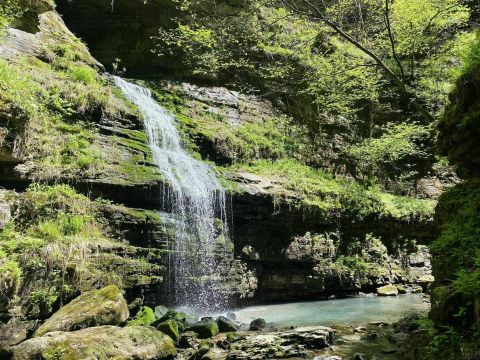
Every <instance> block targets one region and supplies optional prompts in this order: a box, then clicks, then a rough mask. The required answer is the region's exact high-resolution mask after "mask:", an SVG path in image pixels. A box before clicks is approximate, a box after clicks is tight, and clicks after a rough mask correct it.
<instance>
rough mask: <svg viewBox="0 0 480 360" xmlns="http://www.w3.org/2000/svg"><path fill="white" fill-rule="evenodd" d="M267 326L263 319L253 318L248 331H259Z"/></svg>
mask: <svg viewBox="0 0 480 360" xmlns="http://www.w3.org/2000/svg"><path fill="white" fill-rule="evenodd" d="M266 327H267V322H266V321H265V320H264V319H260V318H259V319H255V320H253V321H252V322H251V323H250V331H259V330H263V329H265V328H266Z"/></svg>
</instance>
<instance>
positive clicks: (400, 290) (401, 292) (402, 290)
mask: <svg viewBox="0 0 480 360" xmlns="http://www.w3.org/2000/svg"><path fill="white" fill-rule="evenodd" d="M395 287H396V288H397V291H398V293H399V294H406V293H407V289H405V287H404V286H403V285H399V284H398V285H395Z"/></svg>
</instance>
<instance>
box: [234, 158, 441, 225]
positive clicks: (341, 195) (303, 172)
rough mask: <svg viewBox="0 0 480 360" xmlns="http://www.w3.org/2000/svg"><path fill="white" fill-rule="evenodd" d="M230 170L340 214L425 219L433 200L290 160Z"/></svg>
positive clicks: (283, 195)
mask: <svg viewBox="0 0 480 360" xmlns="http://www.w3.org/2000/svg"><path fill="white" fill-rule="evenodd" d="M233 169H235V170H238V171H248V172H251V173H254V174H258V175H260V176H265V177H266V178H268V179H271V180H273V181H274V182H275V183H279V184H282V188H281V189H279V192H278V193H277V194H276V195H277V196H278V198H279V200H281V201H291V202H292V201H293V202H295V200H296V199H300V201H301V202H302V203H304V204H305V205H307V206H313V207H315V208H317V209H320V210H323V211H325V212H327V213H335V214H338V213H344V214H347V215H350V216H354V217H356V218H358V219H365V218H367V217H369V216H378V217H391V218H395V219H400V220H417V221H418V220H419V221H422V220H428V219H430V218H431V216H432V214H433V210H434V206H435V203H434V202H433V201H431V200H421V199H415V198H412V197H407V196H399V195H393V194H390V193H387V192H386V191H385V190H384V189H382V188H381V187H380V186H370V187H365V186H363V185H361V184H359V183H357V182H355V181H351V180H347V179H342V178H338V179H337V178H335V177H334V176H333V175H330V174H328V173H325V172H323V171H321V170H316V169H313V168H311V167H309V166H306V165H303V164H301V163H299V162H297V161H294V160H279V161H277V162H271V161H256V162H252V163H251V164H250V165H237V166H234V167H233Z"/></svg>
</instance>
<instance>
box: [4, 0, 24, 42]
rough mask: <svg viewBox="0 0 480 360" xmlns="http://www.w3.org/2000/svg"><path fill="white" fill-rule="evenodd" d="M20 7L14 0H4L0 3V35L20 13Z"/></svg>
mask: <svg viewBox="0 0 480 360" xmlns="http://www.w3.org/2000/svg"><path fill="white" fill-rule="evenodd" d="M20 13H21V8H20V6H18V4H17V1H15V0H4V1H2V3H1V4H0V36H2V35H3V32H4V31H5V28H6V27H7V26H8V25H10V23H11V22H12V21H13V20H14V19H15V18H16V17H18V16H19V15H20Z"/></svg>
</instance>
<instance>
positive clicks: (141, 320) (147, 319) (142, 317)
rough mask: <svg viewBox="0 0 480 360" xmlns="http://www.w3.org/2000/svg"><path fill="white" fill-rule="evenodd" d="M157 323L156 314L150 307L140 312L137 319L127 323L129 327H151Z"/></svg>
mask: <svg viewBox="0 0 480 360" xmlns="http://www.w3.org/2000/svg"><path fill="white" fill-rule="evenodd" d="M154 321H155V314H154V313H153V310H152V309H151V308H149V307H148V306H143V307H142V308H141V309H140V310H138V312H137V314H136V315H135V318H134V319H133V320H130V321H128V322H127V326H135V325H151V324H152V323H153V322H154Z"/></svg>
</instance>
